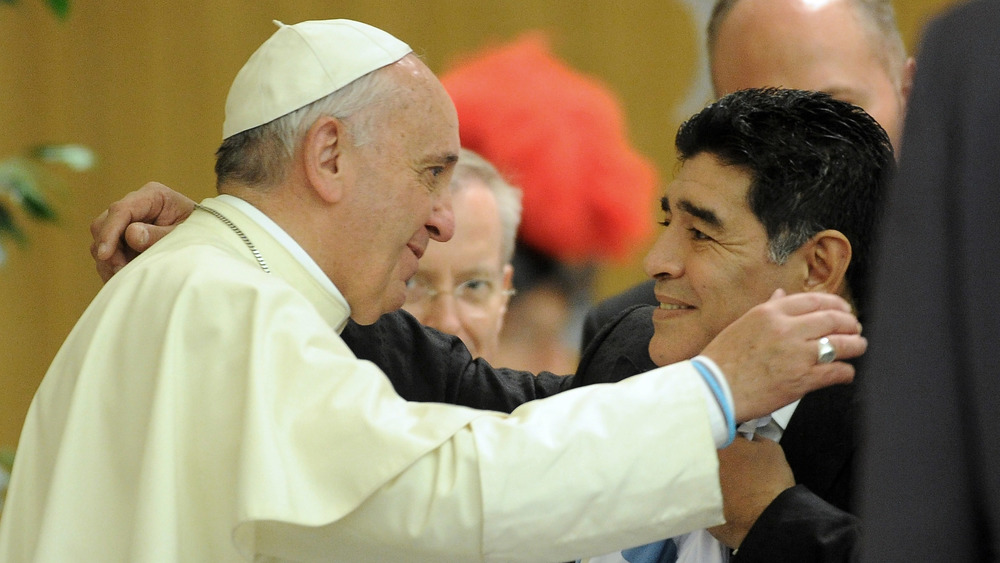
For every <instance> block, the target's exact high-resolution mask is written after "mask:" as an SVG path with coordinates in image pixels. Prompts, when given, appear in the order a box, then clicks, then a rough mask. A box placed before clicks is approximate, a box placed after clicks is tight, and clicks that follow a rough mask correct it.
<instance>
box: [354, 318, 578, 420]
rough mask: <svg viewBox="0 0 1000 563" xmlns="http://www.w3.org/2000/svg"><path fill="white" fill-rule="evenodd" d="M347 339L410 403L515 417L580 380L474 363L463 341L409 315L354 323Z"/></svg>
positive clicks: (356, 351) (479, 361)
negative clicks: (525, 406) (529, 405)
mask: <svg viewBox="0 0 1000 563" xmlns="http://www.w3.org/2000/svg"><path fill="white" fill-rule="evenodd" d="M341 336H342V337H343V339H344V341H345V342H346V343H347V345H348V347H350V348H351V350H352V351H353V352H354V354H355V355H356V356H357V357H358V358H360V359H363V360H368V361H371V362H372V363H374V364H375V365H377V366H378V367H379V368H380V369H381V370H382V371H383V372H385V374H386V375H387V376H388V377H389V380H390V381H391V382H392V385H393V387H394V388H395V389H396V392H397V393H399V395H400V396H401V397H403V398H404V399H406V400H408V401H419V402H439V403H450V404H455V405H463V406H467V407H472V408H477V409H484V410H495V411H501V412H510V411H512V410H514V409H515V408H517V406H518V405H520V404H521V403H524V402H527V401H531V400H533V399H540V398H543V397H548V396H550V395H554V394H555V393H558V392H560V391H562V390H564V389H567V388H569V387H570V386H572V385H573V384H574V381H575V380H576V378H574V377H572V376H570V377H563V376H558V375H554V374H551V373H540V374H538V375H537V376H536V375H535V374H533V373H530V372H524V371H517V370H511V369H505V368H494V367H492V366H491V365H490V364H489V363H488V362H486V361H485V360H482V359H473V358H472V356H471V354H470V353H469V350H468V349H467V348H466V347H465V344H463V343H462V341H461V340H460V339H459V338H458V337H456V336H451V335H447V334H443V333H441V332H438V331H436V330H434V329H432V328H429V327H426V326H423V325H421V324H420V323H419V322H417V320H416V319H415V318H413V316H411V315H410V314H409V313H407V312H405V311H396V312H394V313H389V314H386V315H383V316H382V317H381V318H379V320H378V321H376V322H375V323H374V324H371V325H359V324H357V323H355V322H353V321H348V324H347V326H346V327H345V328H344V331H343V333H342V334H341Z"/></svg>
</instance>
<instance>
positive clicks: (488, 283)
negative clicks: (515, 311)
mask: <svg viewBox="0 0 1000 563" xmlns="http://www.w3.org/2000/svg"><path fill="white" fill-rule="evenodd" d="M514 293H515V292H514V290H513V289H505V290H500V284H499V283H498V282H497V281H496V280H491V279H487V278H472V279H469V280H465V281H464V282H462V283H460V284H458V285H457V286H455V287H452V288H451V289H447V290H445V289H439V288H437V287H434V286H433V285H431V284H430V282H429V281H428V280H426V279H422V278H418V277H413V278H411V279H410V281H408V282H406V304H407V305H410V306H414V305H416V306H425V305H427V304H429V303H430V302H431V301H433V300H434V298H435V297H437V296H438V295H446V294H450V295H451V296H452V297H454V298H455V300H456V301H457V302H458V303H461V304H464V305H467V306H470V307H473V308H477V309H481V308H483V307H484V306H486V305H487V304H488V303H489V301H490V299H492V298H493V297H494V296H496V295H505V296H508V297H509V296H511V295H514Z"/></svg>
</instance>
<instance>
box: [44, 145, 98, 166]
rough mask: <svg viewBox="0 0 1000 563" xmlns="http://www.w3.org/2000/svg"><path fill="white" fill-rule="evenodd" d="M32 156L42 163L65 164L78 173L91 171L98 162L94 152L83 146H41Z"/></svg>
mask: <svg viewBox="0 0 1000 563" xmlns="http://www.w3.org/2000/svg"><path fill="white" fill-rule="evenodd" d="M30 154H31V156H33V157H35V158H37V159H38V160H41V161H42V162H56V163H59V164H65V165H66V166H69V167H70V168H71V169H73V170H75V171H77V172H82V171H84V170H90V169H91V168H93V167H94V164H95V163H96V162H97V157H96V156H94V151H92V150H90V149H89V148H87V147H85V146H83V145H73V144H67V145H39V146H37V147H34V148H32V149H31V151H30Z"/></svg>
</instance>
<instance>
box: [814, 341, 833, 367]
mask: <svg viewBox="0 0 1000 563" xmlns="http://www.w3.org/2000/svg"><path fill="white" fill-rule="evenodd" d="M817 344H818V348H819V350H818V352H817V356H816V362H817V363H820V364H828V363H830V362H832V361H833V360H835V359H837V349H836V348H834V347H833V344H831V343H830V339H829V338H827V337H825V336H824V337H823V338H820V339H819V340H818V341H817Z"/></svg>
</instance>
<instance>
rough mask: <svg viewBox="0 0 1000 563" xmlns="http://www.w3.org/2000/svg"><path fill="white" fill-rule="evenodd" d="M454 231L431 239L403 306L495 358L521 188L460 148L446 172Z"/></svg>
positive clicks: (476, 352)
mask: <svg viewBox="0 0 1000 563" xmlns="http://www.w3.org/2000/svg"><path fill="white" fill-rule="evenodd" d="M451 192H452V208H453V210H454V212H455V234H454V236H452V238H451V240H450V241H448V242H437V241H433V242H431V243H430V244H428V246H427V250H426V252H425V253H424V255H423V257H422V258H421V259H420V263H419V264H420V265H419V269H418V270H417V274H416V275H415V276H413V278H411V279H410V281H409V283H407V286H406V304H405V305H403V309H405V310H406V311H408V312H409V313H410V314H412V315H413V316H414V317H416V318H417V320H419V321H420V322H421V323H423V324H425V325H427V326H430V327H433V328H436V329H438V330H440V331H441V332H445V333H448V334H454V335H456V336H458V337H459V338H461V339H462V342H464V343H465V345H466V346H467V347H468V348H469V351H470V352H471V353H472V355H473V357H482V358H484V359H486V360H487V361H489V362H490V363H494V362H495V359H496V355H497V350H498V348H499V344H500V342H499V338H500V329H501V328H503V320H504V314H505V313H506V312H507V301H508V300H509V299H510V296H511V295H513V293H514V289H513V287H512V282H511V280H512V278H513V275H514V268H513V267H512V266H511V264H510V261H511V257H512V256H513V254H514V239H515V236H516V235H517V226H518V223H519V222H520V220H521V192H520V191H519V190H518V189H517V188H515V187H513V186H511V185H510V184H508V183H507V182H506V181H504V179H503V178H502V177H501V176H500V174H499V173H498V172H497V170H496V168H494V167H493V165H492V164H490V163H489V162H487V161H486V160H485V159H484V158H482V157H481V156H479V155H477V154H476V153H474V152H472V151H470V150H467V149H462V151H461V153H460V154H459V159H458V165H457V167H456V169H455V175H454V176H453V177H452V180H451Z"/></svg>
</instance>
